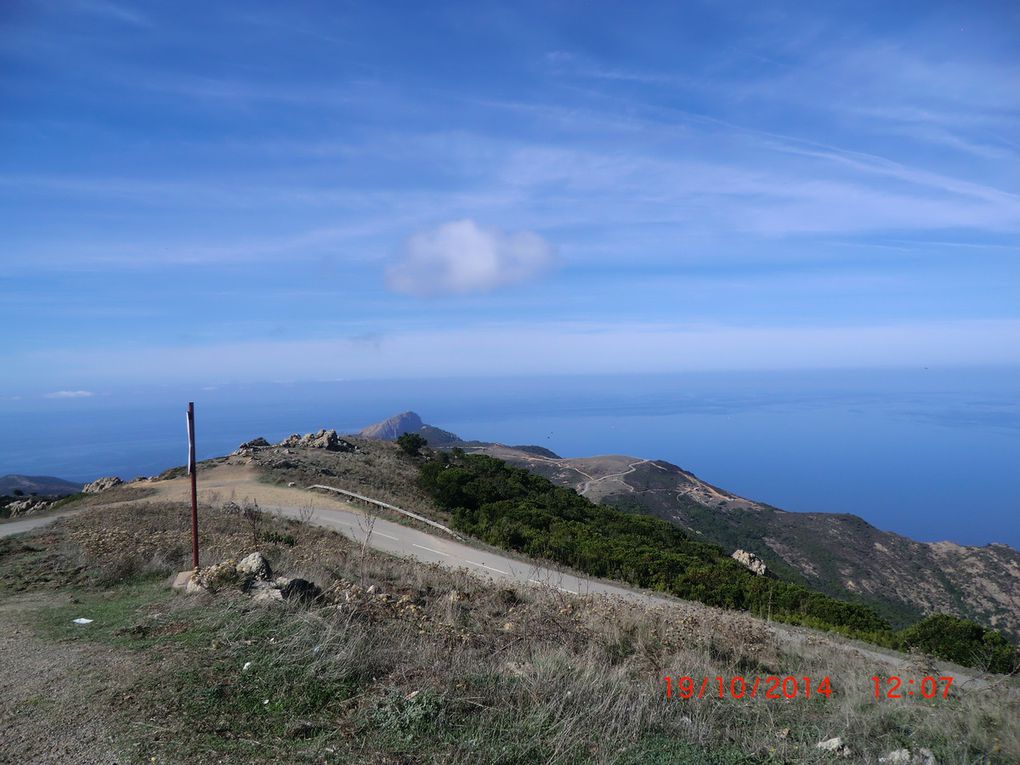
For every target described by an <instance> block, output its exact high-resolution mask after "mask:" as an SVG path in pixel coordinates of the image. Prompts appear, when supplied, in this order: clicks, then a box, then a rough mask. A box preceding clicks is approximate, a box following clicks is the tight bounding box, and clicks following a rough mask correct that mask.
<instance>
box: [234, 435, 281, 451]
mask: <svg viewBox="0 0 1020 765" xmlns="http://www.w3.org/2000/svg"><path fill="white" fill-rule="evenodd" d="M270 446H272V444H271V443H269V442H268V441H267V440H266V439H264V438H263V437H262V436H259V437H258V438H253V439H252V440H251V441H245V442H244V443H243V444H241V445H240V446H238V447H237V449H236V450H234V454H250V453H251V452H253V451H255V450H257V449H267V448H269V447H270Z"/></svg>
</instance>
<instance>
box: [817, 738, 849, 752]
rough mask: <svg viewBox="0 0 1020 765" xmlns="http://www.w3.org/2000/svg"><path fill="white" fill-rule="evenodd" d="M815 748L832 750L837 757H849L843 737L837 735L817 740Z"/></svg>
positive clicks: (826, 750)
mask: <svg viewBox="0 0 1020 765" xmlns="http://www.w3.org/2000/svg"><path fill="white" fill-rule="evenodd" d="M815 748H816V749H821V750H822V751H823V752H832V754H834V755H836V756H837V757H849V756H850V747H848V746H847V745H846V744H844V743H843V739H841V738H840V737H839V736H836V737H835V738H829V739H826V740H825V741H819V742H818V743H817V744H815Z"/></svg>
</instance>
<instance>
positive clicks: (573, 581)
mask: <svg viewBox="0 0 1020 765" xmlns="http://www.w3.org/2000/svg"><path fill="white" fill-rule="evenodd" d="M262 507H263V509H265V510H268V511H270V512H273V513H276V514H278V515H282V516H284V517H286V518H302V517H307V514H308V509H307V508H298V507H292V506H287V505H263V506H262ZM302 513H303V514H304V515H302ZM309 520H310V522H311V523H314V524H315V525H317V526H323V527H325V528H328V529H334V530H335V531H339V532H340V533H341V534H343V535H345V536H347V537H350V538H352V539H354V540H355V541H357V542H363V541H364V540H365V537H366V535H368V537H369V539H368V543H369V545H370V546H371V547H373V548H375V549H377V550H382V551H383V552H387V553H391V554H393V555H400V556H404V557H410V558H414V559H416V560H419V561H422V562H424V563H439V564H441V565H443V566H449V567H453V568H465V569H467V570H469V571H471V572H472V573H475V574H482V575H485V576H488V577H489V578H491V579H493V580H495V581H507V582H515V583H524V582H528V583H531V584H536V585H546V586H549V587H555V588H556V589H558V590H562V591H564V592H569V593H572V594H574V595H588V594H593V593H605V594H607V595H619V596H623V597H628V598H633V599H637V600H644V599H647V597H648V596H646V595H644V594H642V593H639V592H635V591H633V590H629V589H627V588H625V587H620V586H617V585H614V584H610V583H608V582H602V581H599V580H597V579H589V578H587V577H580V576H576V575H574V574H570V573H565V572H560V571H555V570H553V569H550V568H545V567H543V566H538V565H535V564H532V563H525V562H523V561H520V560H515V559H513V558H508V557H506V556H503V555H499V554H496V553H491V552H486V551H483V550H479V549H477V548H475V547H470V546H468V545H466V544H463V543H461V542H457V541H456V540H453V539H450V538H444V537H443V536H440V535H438V534H437V535H433V534H427V533H425V532H424V531H419V530H418V529H413V528H409V527H407V526H402V525H400V524H399V523H394V522H393V521H388V520H385V519H384V518H372V517H371V516H368V515H366V514H365V513H363V512H361V511H359V510H355V509H353V508H352V509H350V510H346V509H341V508H338V507H330V508H328V509H322V508H320V509H316V510H314V511H313V514H312V516H311V518H310V519H309ZM671 602H672V603H674V604H675V603H676V601H671Z"/></svg>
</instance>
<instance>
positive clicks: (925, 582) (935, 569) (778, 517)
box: [362, 412, 1020, 639]
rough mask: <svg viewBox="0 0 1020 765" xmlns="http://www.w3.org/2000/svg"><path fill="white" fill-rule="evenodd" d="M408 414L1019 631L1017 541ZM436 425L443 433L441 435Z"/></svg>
mask: <svg viewBox="0 0 1020 765" xmlns="http://www.w3.org/2000/svg"><path fill="white" fill-rule="evenodd" d="M405 414H412V415H414V417H415V418H417V421H418V423H420V425H418V427H417V428H416V430H415V432H419V433H420V434H421V435H423V437H425V438H426V440H427V441H429V444H430V445H431V446H433V447H434V448H440V449H447V448H454V447H456V448H461V449H464V450H465V451H470V452H474V453H484V454H488V455H490V456H492V457H496V458H498V459H501V460H504V461H505V462H508V463H510V464H512V465H516V466H518V467H523V468H526V469H527V470H529V471H531V472H534V473H536V474H538V475H542V476H544V477H545V478H548V479H549V480H551V481H552V482H553V483H556V484H558V485H561V486H565V487H569V488H571V489H574V490H575V491H577V492H578V493H579V494H581V495H582V496H585V497H587V498H588V499H590V500H592V501H593V502H597V503H602V504H608V505H613V506H616V507H618V508H621V509H624V510H628V511H631V512H637V513H643V514H649V515H653V516H655V517H659V518H662V519H664V520H667V521H669V522H670V523H673V524H674V525H677V526H679V527H681V528H684V529H686V530H688V531H691V532H693V533H695V534H697V535H699V536H700V537H702V538H704V539H705V540H706V541H711V542H714V543H716V544H719V545H721V546H723V547H724V548H728V549H730V550H732V549H738V548H739V549H744V550H747V551H749V552H753V553H755V554H756V555H758V556H760V557H761V558H762V560H764V561H765V563H766V564H767V565H768V567H769V568H770V569H772V570H773V571H775V572H776V573H778V574H780V575H781V576H783V577H784V578H787V579H790V580H792V581H796V582H799V583H802V584H806V585H809V586H811V587H813V588H815V589H818V590H819V591H821V592H824V593H826V594H829V595H833V596H836V597H841V598H845V599H848V600H852V601H858V602H864V603H868V604H870V605H872V606H874V607H876V608H877V609H878V610H879V611H880V613H882V614H883V615H884V616H885V617H886V618H888V619H889V620H890V621H891V622H893V623H894V624H905V623H907V622H909V621H911V620H913V619H916V618H919V617H921V616H923V615H926V614H928V613H934V612H938V611H941V612H945V613H952V614H954V615H957V616H962V617H964V618H968V619H973V620H975V621H978V622H981V623H983V624H986V625H988V626H990V627H993V628H995V629H1000V630H1002V631H1003V632H1006V633H1008V634H1010V635H1011V636H1013V637H1014V639H1016V638H1018V637H1020V552H1018V551H1017V550H1015V549H1013V548H1012V547H1010V546H1009V545H1006V544H1003V543H999V542H996V543H990V544H988V545H985V546H981V547H975V546H968V545H960V544H957V543H955V542H952V541H949V540H945V541H939V542H919V541H917V540H913V539H911V538H909V537H906V536H904V535H901V534H897V533H895V532H891V531H884V530H882V529H879V528H877V527H876V526H873V525H872V524H870V523H868V522H867V521H866V520H864V519H863V518H861V517H859V516H856V515H852V514H848V513H797V512H790V511H786V510H782V509H780V508H776V507H773V506H771V505H768V504H765V503H761V502H756V501H754V500H750V499H747V498H745V497H741V496H739V495H736V494H733V493H732V492H729V491H727V490H725V489H722V488H720V487H716V486H713V485H712V484H709V483H707V482H705V481H702V480H701V479H699V478H698V477H697V476H696V475H694V474H693V473H691V472H690V471H687V470H684V469H683V468H681V467H679V466H677V465H674V464H672V463H670V462H667V461H666V460H653V459H641V458H637V457H631V456H628V455H603V456H595V457H578V458H570V457H566V458H565V457H560V456H558V455H555V454H554V453H552V452H549V453H548V454H542V453H536V452H535V451H534V449H536V448H537V449H542V448H541V447H531V448H528V447H526V448H521V447H516V446H506V445H503V444H496V443H491V442H481V441H465V440H463V439H460V438H459V437H458V436H456V435H455V434H452V433H450V432H449V431H444V430H441V429H439V428H434V427H433V426H429V425H426V424H425V423H424V422H423V421H421V418H420V417H418V415H416V414H414V413H413V412H411V413H405ZM391 419H393V418H391ZM362 432H364V431H362ZM432 432H435V433H437V434H441V436H440V437H438V438H435V440H433V439H432V438H429V434H430V433H432ZM398 435H399V434H398ZM396 437H397V436H394V438H396ZM389 440H392V439H389ZM543 451H547V450H543Z"/></svg>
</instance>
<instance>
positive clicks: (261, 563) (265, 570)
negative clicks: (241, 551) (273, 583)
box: [237, 552, 273, 581]
mask: <svg viewBox="0 0 1020 765" xmlns="http://www.w3.org/2000/svg"><path fill="white" fill-rule="evenodd" d="M237 573H238V574H240V575H241V576H242V577H250V578H252V579H257V580H262V581H267V580H269V579H272V578H273V570H272V569H271V568H270V566H269V561H268V560H266V556H264V555H263V554H262V553H260V552H253V553H252V554H251V555H248V556H246V557H245V558H242V559H241V562H240V563H238V564H237Z"/></svg>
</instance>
